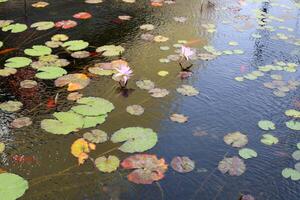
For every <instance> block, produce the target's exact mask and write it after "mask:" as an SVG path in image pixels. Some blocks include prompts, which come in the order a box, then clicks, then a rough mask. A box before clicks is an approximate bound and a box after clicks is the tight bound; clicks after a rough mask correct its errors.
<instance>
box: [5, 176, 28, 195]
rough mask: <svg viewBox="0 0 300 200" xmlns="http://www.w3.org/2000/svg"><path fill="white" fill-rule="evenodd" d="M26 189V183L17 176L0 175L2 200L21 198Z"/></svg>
mask: <svg viewBox="0 0 300 200" xmlns="http://www.w3.org/2000/svg"><path fill="white" fill-rule="evenodd" d="M27 189H28V182H27V181H26V180H25V179H24V178H22V177H21V176H19V175H16V174H11V173H2V174H0V196H1V199H2V200H15V199H18V198H19V197H21V196H23V194H24V193H25V191H26V190H27Z"/></svg>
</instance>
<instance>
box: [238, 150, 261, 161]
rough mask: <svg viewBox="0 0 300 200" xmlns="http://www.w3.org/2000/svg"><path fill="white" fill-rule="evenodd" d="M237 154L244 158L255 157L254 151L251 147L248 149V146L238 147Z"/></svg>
mask: <svg viewBox="0 0 300 200" xmlns="http://www.w3.org/2000/svg"><path fill="white" fill-rule="evenodd" d="M239 155H240V156H241V157H242V158H244V159H249V158H254V157H257V153H256V151H254V150H253V149H249V148H243V149H240V150H239Z"/></svg>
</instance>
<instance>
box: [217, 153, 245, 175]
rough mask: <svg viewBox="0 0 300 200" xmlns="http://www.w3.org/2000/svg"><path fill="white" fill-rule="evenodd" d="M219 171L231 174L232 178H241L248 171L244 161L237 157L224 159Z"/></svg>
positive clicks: (220, 163)
mask: <svg viewBox="0 0 300 200" xmlns="http://www.w3.org/2000/svg"><path fill="white" fill-rule="evenodd" d="M218 169H219V170H220V171H221V172H222V173H223V174H225V173H227V172H228V173H229V175H230V176H240V175H242V174H243V173H244V172H245V170H246V165H245V163H244V161H243V160H242V159H240V158H239V157H237V156H233V157H231V158H230V157H229V158H224V159H223V160H221V161H220V162H219V165H218Z"/></svg>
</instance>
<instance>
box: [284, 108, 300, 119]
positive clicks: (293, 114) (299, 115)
mask: <svg viewBox="0 0 300 200" xmlns="http://www.w3.org/2000/svg"><path fill="white" fill-rule="evenodd" d="M284 114H285V115H286V116H288V117H294V118H300V111H298V110H294V109H290V110H286V111H285V113H284Z"/></svg>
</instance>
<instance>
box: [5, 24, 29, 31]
mask: <svg viewBox="0 0 300 200" xmlns="http://www.w3.org/2000/svg"><path fill="white" fill-rule="evenodd" d="M26 29H27V25H26V24H19V23H16V24H10V25H8V26H4V27H2V31H4V32H7V31H10V32H12V33H20V32H23V31H25V30H26Z"/></svg>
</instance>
